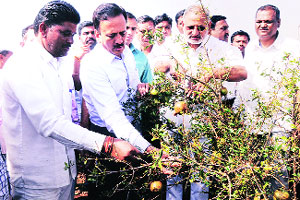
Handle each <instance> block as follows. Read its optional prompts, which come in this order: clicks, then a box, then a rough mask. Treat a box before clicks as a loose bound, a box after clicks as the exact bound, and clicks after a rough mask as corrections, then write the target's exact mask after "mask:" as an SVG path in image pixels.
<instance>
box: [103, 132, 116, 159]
mask: <svg viewBox="0 0 300 200" xmlns="http://www.w3.org/2000/svg"><path fill="white" fill-rule="evenodd" d="M113 145H114V138H113V137H110V136H107V137H106V138H105V140H104V144H103V150H104V153H106V154H107V155H111V153H112V150H113Z"/></svg>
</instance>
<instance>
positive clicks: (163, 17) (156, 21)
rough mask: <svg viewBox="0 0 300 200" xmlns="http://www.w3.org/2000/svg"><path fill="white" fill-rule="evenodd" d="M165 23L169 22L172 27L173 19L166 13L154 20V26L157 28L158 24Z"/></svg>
mask: <svg viewBox="0 0 300 200" xmlns="http://www.w3.org/2000/svg"><path fill="white" fill-rule="evenodd" d="M165 21H166V22H168V23H169V24H170V25H171V27H172V18H171V17H169V16H168V15H167V14H166V13H164V14H162V15H158V16H156V17H155V19H154V25H155V26H156V25H157V24H159V23H161V22H165Z"/></svg>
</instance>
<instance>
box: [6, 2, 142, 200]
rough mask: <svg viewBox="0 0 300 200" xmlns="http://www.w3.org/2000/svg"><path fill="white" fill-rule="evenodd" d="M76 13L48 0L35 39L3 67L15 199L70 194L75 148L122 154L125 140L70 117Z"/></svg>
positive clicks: (129, 148)
mask: <svg viewBox="0 0 300 200" xmlns="http://www.w3.org/2000/svg"><path fill="white" fill-rule="evenodd" d="M79 21H80V17H79V14H78V12H77V11H76V10H75V8H73V7H72V6H71V5H70V4H68V3H66V2H63V1H52V2H49V3H47V4H46V5H45V6H44V7H43V8H42V9H41V10H40V12H39V13H38V15H37V17H36V18H35V21H34V32H35V35H36V38H37V40H36V41H34V42H32V43H30V44H28V45H25V46H24V48H22V49H20V50H19V52H16V53H15V55H14V56H13V57H12V58H11V59H10V60H9V62H8V63H7V68H5V69H4V70H5V74H4V76H3V77H4V80H3V87H2V96H3V100H4V102H3V126H4V127H3V130H4V138H5V141H6V145H7V158H8V159H7V163H8V169H9V173H10V177H11V184H12V189H13V192H12V196H13V198H14V199H45V198H46V199H57V200H58V199H59V200H66V199H73V196H74V182H75V181H74V179H75V177H76V166H75V163H76V162H75V154H74V148H79V149H87V150H90V151H93V152H95V153H100V151H101V149H102V146H103V150H104V152H106V153H108V154H111V155H112V156H114V157H116V158H119V159H124V158H125V157H127V156H130V155H131V153H130V152H131V151H135V152H137V149H136V148H134V147H133V146H131V145H130V144H129V143H128V142H126V141H123V140H119V139H114V138H111V137H106V136H104V135H102V134H98V133H94V132H91V131H88V130H87V129H84V128H82V127H80V126H78V125H76V124H74V123H72V121H71V108H72V107H71V103H72V101H71V91H72V89H73V82H72V79H71V78H72V77H71V76H68V77H67V76H66V75H65V74H63V72H64V71H65V70H63V68H64V66H63V65H64V58H63V57H64V56H65V55H66V54H67V52H68V50H69V48H70V46H71V45H72V44H73V36H74V34H75V32H76V25H77V24H78V23H79Z"/></svg>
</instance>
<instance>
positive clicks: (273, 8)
mask: <svg viewBox="0 0 300 200" xmlns="http://www.w3.org/2000/svg"><path fill="white" fill-rule="evenodd" d="M269 9H270V10H274V11H275V14H276V20H280V10H279V9H278V8H277V7H276V6H274V5H271V4H267V5H264V6H261V7H259V8H258V9H257V11H256V15H257V13H258V11H260V10H269Z"/></svg>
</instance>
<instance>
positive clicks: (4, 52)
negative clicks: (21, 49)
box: [0, 50, 12, 56]
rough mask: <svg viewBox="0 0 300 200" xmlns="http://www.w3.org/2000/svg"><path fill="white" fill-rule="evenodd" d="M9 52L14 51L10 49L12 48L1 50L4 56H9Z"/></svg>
mask: <svg viewBox="0 0 300 200" xmlns="http://www.w3.org/2000/svg"><path fill="white" fill-rule="evenodd" d="M9 53H12V51H10V50H1V51H0V54H1V55H3V56H7V54H9Z"/></svg>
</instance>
